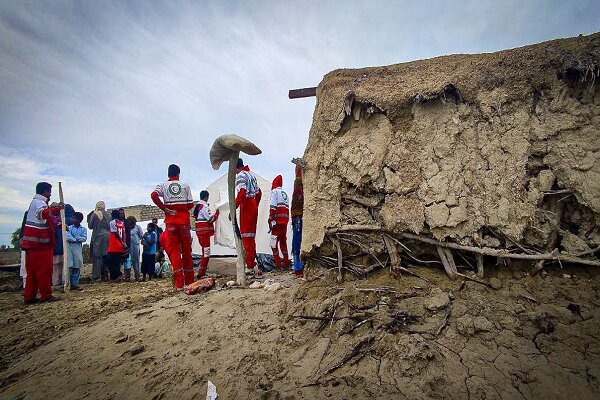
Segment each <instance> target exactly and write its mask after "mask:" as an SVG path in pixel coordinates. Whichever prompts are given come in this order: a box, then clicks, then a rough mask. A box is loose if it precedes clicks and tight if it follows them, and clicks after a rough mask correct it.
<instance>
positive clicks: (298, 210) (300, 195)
mask: <svg viewBox="0 0 600 400" xmlns="http://www.w3.org/2000/svg"><path fill="white" fill-rule="evenodd" d="M303 212H304V186H303V184H302V168H300V166H299V165H296V179H294V191H293V192H292V208H291V212H290V213H291V216H292V218H293V217H301V216H302V213H303Z"/></svg>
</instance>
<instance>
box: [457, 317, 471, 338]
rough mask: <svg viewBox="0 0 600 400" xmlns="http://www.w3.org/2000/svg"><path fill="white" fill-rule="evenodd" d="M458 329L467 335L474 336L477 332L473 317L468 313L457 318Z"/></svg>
mask: <svg viewBox="0 0 600 400" xmlns="http://www.w3.org/2000/svg"><path fill="white" fill-rule="evenodd" d="M456 330H457V331H458V332H459V333H460V334H461V335H465V336H472V335H474V334H475V325H474V323H473V318H471V317H470V316H468V315H465V316H462V317H460V318H458V319H457V320H456Z"/></svg>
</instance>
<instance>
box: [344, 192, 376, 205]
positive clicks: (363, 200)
mask: <svg viewBox="0 0 600 400" xmlns="http://www.w3.org/2000/svg"><path fill="white" fill-rule="evenodd" d="M342 200H350V201H353V202H355V203H358V204H360V205H362V206H365V207H371V208H373V207H377V205H378V204H379V203H380V201H379V200H378V199H372V198H370V197H365V196H360V195H358V194H345V195H343V196H342Z"/></svg>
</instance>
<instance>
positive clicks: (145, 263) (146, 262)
mask: <svg viewBox="0 0 600 400" xmlns="http://www.w3.org/2000/svg"><path fill="white" fill-rule="evenodd" d="M154 257H155V254H151V253H144V254H142V274H147V275H150V277H153V276H155V271H156V269H155V267H154Z"/></svg>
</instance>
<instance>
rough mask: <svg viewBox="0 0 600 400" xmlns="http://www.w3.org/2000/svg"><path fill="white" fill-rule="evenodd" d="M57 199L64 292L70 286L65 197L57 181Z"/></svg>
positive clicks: (60, 183)
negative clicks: (60, 225)
mask: <svg viewBox="0 0 600 400" xmlns="http://www.w3.org/2000/svg"><path fill="white" fill-rule="evenodd" d="M58 199H59V201H60V202H61V203H62V204H63V208H62V209H61V210H60V221H61V223H62V227H61V229H62V232H61V236H62V245H63V290H64V291H65V292H66V291H67V289H69V288H70V287H71V277H70V274H69V250H68V249H67V231H66V229H65V228H66V226H67V224H66V218H65V207H64V203H65V199H64V196H63V190H62V182H58Z"/></svg>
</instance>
